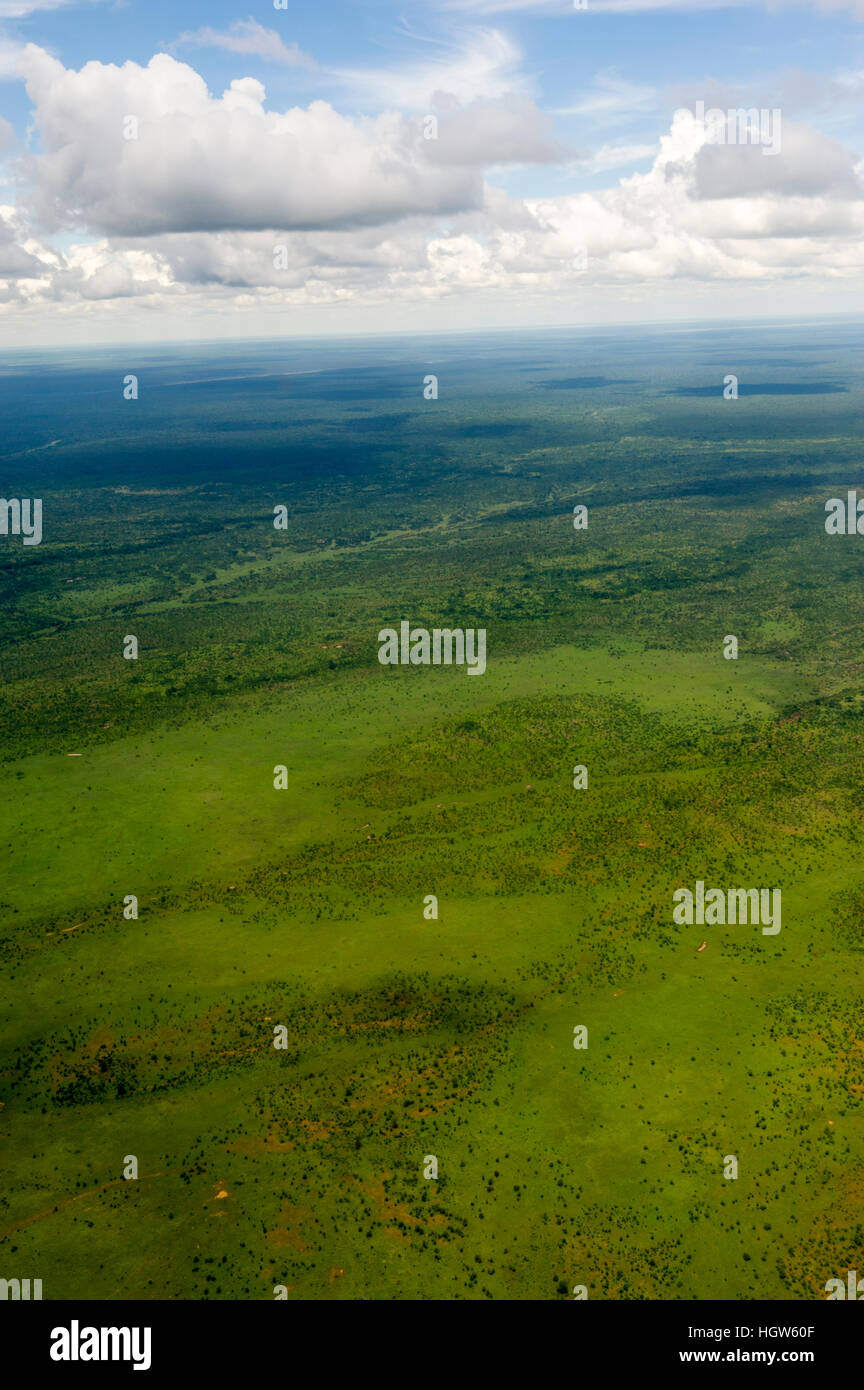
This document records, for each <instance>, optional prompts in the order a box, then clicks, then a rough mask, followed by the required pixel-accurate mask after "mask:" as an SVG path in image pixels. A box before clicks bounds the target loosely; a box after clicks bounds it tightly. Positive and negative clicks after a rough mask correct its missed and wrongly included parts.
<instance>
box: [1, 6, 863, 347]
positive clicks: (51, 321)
mask: <svg viewBox="0 0 864 1390" xmlns="http://www.w3.org/2000/svg"><path fill="white" fill-rule="evenodd" d="M44 3H45V4H46V5H49V4H50V3H51V0H44ZM154 55H161V57H159V58H158V59H157V61H156V62H155V64H154V62H153V61H152V60H153V59H154ZM0 74H2V77H3V81H2V82H0V116H2V117H3V120H4V124H3V125H2V127H0V136H2V144H3V146H4V155H5V163H4V165H3V171H2V172H3V177H4V180H5V185H4V186H5V192H4V193H2V194H0V200H2V202H3V204H4V206H5V211H4V214H3V216H4V218H5V224H4V225H5V230H4V231H2V235H0V286H5V290H3V291H2V292H0V308H2V313H3V316H4V317H5V318H6V320H7V321H8V322H9V323H10V325H14V327H15V329H16V332H17V333H23V334H24V335H25V336H27V337H30V338H32V340H33V341H40V342H41V341H47V340H50V339H51V338H53V337H56V338H57V340H66V338H67V335H69V334H73V335H74V334H75V333H79V334H80V333H81V332H85V331H86V332H87V333H88V334H89V335H91V336H92V337H93V338H96V339H98V338H100V337H102V338H110V336H111V335H114V336H116V335H117V334H120V335H121V336H130V337H135V336H141V335H144V336H148V337H152V336H154V335H157V334H158V333H159V332H160V331H164V335H165V336H181V335H182V334H183V333H187V334H188V333H192V334H193V335H194V334H195V333H200V334H201V335H202V336H214V335H216V334H220V333H224V332H227V331H229V325H233V327H234V328H235V329H236V330H237V331H238V332H240V333H246V332H248V333H258V332H268V331H277V332H278V331H280V326H281V325H282V324H283V323H284V322H285V321H286V319H287V321H289V322H290V324H291V325H292V327H293V326H294V325H296V329H297V331H310V332H315V331H326V332H334V331H340V328H341V329H342V330H344V331H371V330H373V329H375V328H377V327H380V328H382V329H385V330H387V331H389V330H392V329H399V328H401V327H404V326H406V325H416V324H417V323H418V322H422V323H425V324H427V325H428V327H429V328H430V329H431V330H435V331H438V330H440V329H441V328H446V327H458V328H467V327H470V326H472V325H473V324H476V325H477V326H489V325H494V324H502V325H504V324H506V323H507V322H510V321H516V322H518V321H522V320H523V319H525V318H526V316H527V319H528V320H529V321H531V322H536V323H542V322H562V321H565V317H566V314H567V313H568V312H570V313H572V314H574V315H575V316H576V317H578V318H583V317H587V318H590V319H591V321H608V320H627V319H634V318H635V319H658V318H663V317H669V318H673V319H674V318H681V317H698V316H699V315H700V314H705V315H710V314H713V313H717V312H721V311H723V310H724V309H725V310H726V311H728V312H731V313H733V314H735V313H740V314H745V313H748V312H755V313H758V314H765V313H769V314H770V313H772V312H778V313H780V312H802V313H810V312H840V311H847V310H858V309H861V308H864V260H862V256H861V253H860V251H859V250H858V247H859V246H860V245H861V243H862V235H861V234H862V232H864V190H862V185H861V179H862V167H861V158H862V151H864V102H862V96H864V0H824V3H819V0H797V2H796V0H775V2H774V3H762V0H751V3H748V4H725V5H721V4H715V3H713V0H704V3H703V0H686V2H685V0H681V3H677V4H675V3H671V4H670V3H665V2H664V0H588V6H587V8H586V9H585V10H577V9H574V7H573V5H572V3H568V0H550V3H543V0H540V3H532V0H521V3H520V0H451V3H449V4H444V5H441V4H439V5H435V6H430V5H428V4H424V3H417V2H416V0H406V2H405V3H402V4H400V5H393V4H390V3H387V0H363V2H362V3H349V4H346V3H340V0H320V3H317V4H314V5H313V4H310V3H306V2H305V0H288V6H287V8H286V9H276V8H275V7H274V5H273V3H272V2H271V3H268V4H267V5H263V4H260V3H259V4H252V5H249V4H244V5H241V6H240V7H239V8H238V6H236V5H234V4H233V3H230V2H229V0H212V2H211V3H207V4H205V3H202V0H177V3H173V4H169V3H167V0H149V2H148V3H143V2H142V3H138V0H129V3H117V4H112V3H104V0H90V3H85V4H77V3H61V4H60V5H59V6H57V7H56V8H45V9H41V8H39V4H38V0H0ZM232 84H234V86H233V88H232ZM226 93H228V95H227V96H225V94H226ZM699 101H702V102H704V103H705V104H706V105H707V106H721V107H722V108H723V109H724V110H726V109H731V108H736V107H747V108H753V107H755V108H758V109H761V110H769V109H770V110H778V111H779V112H780V113H781V115H782V131H783V142H782V147H778V149H777V150H776V151H775V152H773V153H774V157H772V158H765V157H764V155H765V151H764V150H760V149H756V148H737V149H736V148H734V146H733V143H732V141H731V137H730V141H729V142H728V143H726V144H724V145H723V147H722V148H720V147H718V146H717V144H716V143H712V141H711V140H709V141H708V142H707V144H706V141H705V138H704V131H703V134H702V136H699V135H698V134H697V135H694V133H693V129H692V128H691V125H692V123H691V124H688V121H687V120H686V119H682V117H681V115H680V113H681V112H682V110H684V109H688V110H690V111H691V112H692V111H693V110H694V109H695V107H696V103H697V102H699ZM676 113H678V114H677V115H676ZM127 115H130V116H134V117H135V118H136V120H137V121H139V127H140V128H139V129H138V130H137V131H136V134H135V137H134V140H131V139H128V138H126V137H125V136H123V137H121V135H120V133H119V132H120V122H121V121H122V119H123V118H125V117H126V116H127ZM430 115H434V116H435V117H436V119H437V120H438V121H439V123H440V129H438V130H437V131H436V136H435V139H434V141H432V140H429V139H428V138H425V137H424V136H423V133H422V132H423V121H424V119H426V118H428V117H429V116H430ZM6 123H8V124H6ZM278 247H284V251H283V252H281V253H280V252H279V251H278V250H277V248H278ZM4 248H5V252H4ZM4 255H5V259H4ZM274 261H280V266H279V267H278V268H277V267H275V266H274ZM4 274H5V276H6V278H5V279H3V278H2V277H3V275H4ZM280 277H281V278H280Z"/></svg>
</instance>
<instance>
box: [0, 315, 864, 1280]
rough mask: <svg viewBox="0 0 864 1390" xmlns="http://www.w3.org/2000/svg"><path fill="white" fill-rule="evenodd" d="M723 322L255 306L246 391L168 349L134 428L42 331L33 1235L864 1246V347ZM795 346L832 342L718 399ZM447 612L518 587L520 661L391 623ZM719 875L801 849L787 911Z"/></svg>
mask: <svg viewBox="0 0 864 1390" xmlns="http://www.w3.org/2000/svg"><path fill="white" fill-rule="evenodd" d="M793 333H798V334H799V337H798V338H795V337H794V336H793V337H792V338H791V340H790V334H793ZM684 338H685V339H686V340H683V339H681V338H679V337H678V336H676V335H674V334H673V335H669V337H668V338H664V337H663V336H662V335H659V334H658V335H657V341H654V340H653V339H651V340H642V339H640V338H639V337H638V335H636V336H635V337H627V336H626V335H621V336H611V337H609V338H608V339H607V338H603V337H600V338H598V340H596V341H591V342H590V343H589V344H588V345H587V346H586V345H585V344H576V345H574V343H573V342H572V341H570V340H569V339H564V338H563V337H561V336H560V335H555V334H550V335H548V336H543V335H538V336H537V338H536V340H515V339H510V338H507V337H505V336H503V335H502V336H501V337H500V338H496V339H489V340H482V341H479V342H475V343H471V342H469V343H455V342H450V343H447V342H444V341H439V342H435V343H430V344H429V345H428V348H427V351H426V353H425V355H420V354H419V352H417V350H416V345H413V346H412V352H414V353H415V354H416V362H415V361H414V358H413V357H412V359H411V360H410V361H406V360H405V353H404V345H403V346H402V347H401V348H400V349H399V351H397V350H396V348H393V349H387V348H380V349H376V350H375V351H374V352H373V351H372V350H371V349H369V348H368V347H361V346H359V345H355V346H354V347H350V346H346V347H344V348H340V349H339V351H338V352H337V351H336V349H333V348H330V349H325V348H324V347H321V346H320V345H319V346H318V347H316V348H313V347H309V346H307V347H306V348H304V350H303V353H301V352H300V349H299V348H298V349H296V351H295V352H294V353H293V355H292V353H291V352H289V351H288V350H286V349H281V348H280V349H279V356H278V364H277V366H275V367H274V364H273V359H274V354H275V352H276V350H275V349H274V348H272V347H270V348H268V347H266V346H262V347H261V348H260V351H259V350H258V349H256V350H255V352H253V351H252V350H251V349H250V350H247V349H240V348H238V349H236V353H237V359H236V361H242V362H243V363H244V364H245V365H246V366H247V367H248V368H249V371H250V374H251V376H252V386H251V387H250V386H249V383H248V382H246V383H237V384H236V385H235V386H234V387H233V388H231V389H230V390H229V388H228V386H227V376H228V375H229V374H230V373H231V372H236V371H237V370H238V367H237V364H236V361H232V359H231V358H230V356H229V355H228V354H227V353H226V356H225V359H224V363H223V360H222V359H221V358H218V359H217V358H215V357H214V358H213V359H212V360H210V361H206V360H204V358H203V356H202V360H201V361H197V360H196V359H195V358H194V356H193V357H192V358H191V360H190V361H188V362H186V361H179V360H174V359H171V358H170V355H169V356H167V357H166V358H165V359H164V360H163V359H162V358H159V359H158V360H157V359H154V361H153V362H152V363H148V362H145V363H144V364H143V365H142V367H141V368H140V370H141V375H142V381H143V382H146V381H148V380H151V379H152V383H153V384H152V388H151V389H150V391H149V398H148V393H146V392H145V391H143V390H142V399H141V401H140V402H139V403H138V404H140V405H142V406H143V407H144V409H143V410H142V412H141V413H140V414H139V415H138V416H136V417H135V421H134V425H128V424H127V420H128V416H124V415H123V412H122V410H121V408H120V406H119V405H117V404H116V402H113V398H112V396H111V391H112V389H113V378H112V377H111V372H112V370H113V368H112V366H111V365H110V364H106V363H104V362H102V361H94V362H93V363H92V364H91V365H89V366H88V367H87V368H86V370H85V369H80V371H79V373H78V375H77V376H76V372H75V371H73V370H72V369H68V368H65V367H64V368H62V369H61V368H60V367H58V366H54V367H52V369H51V372H49V373H48V379H49V381H50V384H51V391H50V392H49V395H50V396H51V400H50V401H49V402H48V403H47V404H46V403H44V401H43V398H42V396H38V400H39V401H40V402H41V404H39V406H38V408H37V407H35V406H34V402H33V399H31V398H30V397H28V394H27V392H28V391H31V392H35V390H36V388H35V386H33V385H32V383H33V381H34V379H35V378H36V376H37V375H38V373H37V367H36V366H35V365H34V364H32V363H27V364H24V365H21V364H18V365H17V366H15V368H14V370H13V369H12V368H10V369H9V370H8V373H7V376H6V378H5V380H4V379H3V378H0V384H2V387H3V390H4V391H8V393H9V406H8V411H9V418H10V425H9V431H8V446H7V455H6V458H5V460H4V468H5V470H6V473H5V478H6V481H5V482H4V488H5V490H6V492H7V494H8V495H16V493H15V486H16V485H17V487H18V489H19V493H20V495H33V494H34V493H35V494H36V495H43V496H44V498H45V518H46V521H45V539H44V541H43V544H42V545H41V546H40V547H34V548H31V549H29V550H24V549H22V548H20V547H18V546H17V542H16V548H13V547H12V546H11V545H10V544H9V540H5V539H4V542H3V544H4V549H3V551H2V557H0V558H2V562H3V563H2V567H0V595H2V599H3V604H2V624H3V633H4V642H3V650H2V657H0V671H2V676H3V686H2V697H0V717H2V720H3V730H4V737H3V741H2V749H0V755H2V758H3V775H4V779H5V782H6V789H7V792H8V796H7V797H6V798H5V801H4V804H3V807H2V810H0V821H2V825H0V829H2V843H3V845H4V847H5V871H4V875H3V881H2V884H0V913H2V922H3V927H2V937H0V952H2V963H3V982H4V984H3V991H4V1018H5V1022H4V1025H3V1030H2V1046H0V1100H2V1102H3V1105H2V1109H0V1166H2V1172H3V1177H4V1180H3V1183H2V1185H0V1250H2V1252H3V1264H4V1269H6V1270H7V1274H8V1276H11V1275H12V1274H14V1273H19V1274H20V1275H21V1276H22V1277H24V1276H27V1275H30V1276H31V1277H41V1278H42V1280H43V1284H44V1296H45V1297H46V1298H64V1297H72V1296H74V1297H86V1298H113V1299H124V1298H130V1299H131V1298H166V1297H170V1298H189V1299H205V1298H207V1299H214V1298H215V1299H271V1298H273V1294H274V1287H275V1286H277V1285H282V1286H285V1287H286V1288H287V1291H288V1297H289V1298H291V1299H346V1298H347V1299H357V1298H360V1299H367V1298H375V1299H464V1298H493V1299H547V1298H571V1297H572V1296H573V1288H574V1286H575V1285H585V1286H586V1287H587V1289H588V1292H589V1297H590V1298H601V1299H650V1298H658V1299H692V1298H696V1299H700V1298H727V1299H745V1300H746V1299H761V1298H781V1299H789V1300H806V1299H814V1298H822V1297H824V1296H825V1295H824V1286H825V1283H826V1281H827V1280H828V1279H830V1278H834V1277H836V1276H838V1275H840V1276H841V1277H842V1276H844V1275H845V1271H846V1270H847V1268H858V1269H861V1268H862V1264H861V1261H862V1260H864V1250H862V1237H864V1164H862V1157H861V1155H862V1151H864V1105H862V1098H864V1039H862V1035H861V1023H860V1019H861V985H862V976H861V961H862V949H864V793H862V791H861V786H862V776H861V774H862V768H864V758H862V754H864V735H862V728H861V723H862V720H861V712H862V708H864V684H862V660H861V640H860V632H861V630H862V621H864V597H862V595H864V589H862V580H864V555H862V550H861V548H859V547H860V546H861V545H864V541H862V540H861V538H858V537H829V536H827V535H826V534H825V531H824V502H825V500H826V499H827V498H828V497H830V496H835V495H845V491H846V489H847V488H849V487H854V486H855V485H856V482H857V481H858V479H859V478H860V476H861V469H860V463H861V449H860V418H861V406H862V403H864V383H862V377H861V370H860V358H859V356H858V352H859V349H858V346H857V339H856V337H855V336H854V335H853V334H851V333H847V332H841V331H840V330H839V329H837V328H834V329H831V330H830V331H829V330H828V329H824V330H820V329H815V328H811V327H808V328H806V329H803V328H802V329H798V330H792V329H789V328H787V329H785V330H783V332H782V333H781V332H780V331H779V330H773V331H769V330H768V329H763V330H758V331H757V330H751V331H748V332H746V333H731V332H730V333H729V334H728V335H724V334H718V335H715V336H714V337H713V338H710V339H708V340H706V339H705V338H704V336H702V335H699V334H693V335H690V336H687V335H684ZM789 341H791V342H793V343H794V344H795V345H796V347H797V350H798V352H799V359H798V360H795V361H791V362H790V361H787V360H786V359H783V365H781V366H778V367H776V368H774V369H771V368H768V367H766V366H765V361H766V360H768V359H770V358H771V356H772V354H775V355H776V354H779V353H780V352H781V351H783V350H785V349H784V348H783V347H782V345H783V344H784V343H788V342H789ZM388 352H390V356H388ZM316 353H317V354H319V356H318V357H316V355H315V354H316ZM241 354H243V356H241ZM334 354H335V358H334ZM811 359H816V361H815V362H814V361H811ZM749 360H752V361H753V364H754V365H753V370H752V372H751V379H752V380H755V381H756V382H758V383H768V384H770V383H772V382H774V383H775V384H777V383H779V384H780V386H781V387H783V389H782V390H781V391H780V392H779V393H772V392H763V393H762V394H757V395H754V396H752V397H748V396H746V395H743V396H742V398H741V399H740V400H739V401H737V402H734V403H732V402H724V401H723V400H722V399H720V398H719V394H720V393H719V390H718V398H717V399H714V398H710V397H709V398H699V397H697V396H679V395H678V394H677V392H678V391H679V390H681V389H685V388H686V389H690V390H693V391H696V390H698V389H701V387H702V385H703V384H704V383H705V382H706V381H707V382H709V383H712V382H714V381H715V380H716V381H717V382H720V381H722V377H723V375H724V374H725V371H726V370H736V367H737V368H738V369H739V370H741V372H742V379H746V374H747V373H746V363H747V361H749ZM334 361H335V362H336V365H334ZM304 362H305V363H306V364H307V365H306V366H305V367H303V371H304V377H303V378H301V377H299V376H297V377H295V376H294V375H293V372H294V371H295V370H296V371H299V370H301V365H302V364H303V363H304ZM742 362H743V363H744V364H745V366H744V367H743V368H742V367H741V363H742ZM760 363H761V365H760ZM730 364H731V365H730ZM134 366H135V364H134V363H133V365H132V367H131V368H127V367H126V366H125V364H124V368H123V369H124V371H125V370H131V369H134ZM265 369H267V370H265ZM282 369H284V371H285V372H286V373H292V374H291V375H288V376H284V377H283V376H279V375H278V374H277V373H278V372H279V371H281V370H282ZM41 370H42V371H43V375H44V372H45V371H46V370H47V369H45V368H44V367H43V368H41ZM256 371H257V372H259V373H260V375H259V376H257V377H256V376H255V372H256ZM307 371H308V377H307V376H305V373H306V372H307ZM426 371H437V372H438V373H439V374H440V379H441V382H442V394H441V399H440V400H439V401H438V402H435V403H426V402H424V401H423V398H422V389H421V383H422V378H423V375H424V374H425V372H426ZM148 372H149V373H150V374H151V375H150V377H148ZM223 373H224V376H225V378H226V380H223V379H222V377H223ZM114 375H115V376H116V371H115V372H114ZM121 375H122V373H121ZM199 379H203V380H205V381H210V382H212V381H214V380H215V381H216V382H217V384H220V383H221V390H220V392H213V391H210V388H209V387H201V386H195V387H192V386H188V385H187V386H184V385H183V383H184V382H187V381H188V382H197V381H198V380H199ZM585 380H587V381H589V382H591V383H593V384H591V385H589V386H584V385H572V384H570V385H561V383H562V382H564V383H568V382H569V383H572V382H574V381H576V382H580V383H581V382H583V381H585ZM814 380H815V381H816V382H817V383H818V382H819V381H821V382H823V384H824V383H828V384H831V383H842V390H841V389H839V388H838V389H836V390H835V389H834V388H833V386H832V389H831V390H830V391H828V392H826V393H822V394H819V393H817V392H814V393H813V394H809V395H808V392H807V386H808V383H810V382H812V381H814ZM448 382H450V383H452V389H444V387H445V386H446V384H447V383H448ZM606 382H608V384H598V383H606ZM298 383H300V384H299V385H298ZM556 383H558V384H556ZM253 388H254V389H253ZM196 392H198V393H199V395H200V394H201V393H202V392H203V393H204V394H206V400H203V401H201V400H199V397H198V396H197V395H196ZM52 393H53V394H52ZM114 395H115V396H119V392H116V391H115V392H114ZM19 397H20V401H21V404H20V407H16V405H15V401H16V400H17V399H18V398H19ZM55 397H56V401H55ZM52 402H54V403H53V404H52ZM61 407H62V414H61ZM16 408H20V413H21V420H20V422H18V417H17V416H16V414H15V410H16ZM25 408H29V410H30V414H31V417H32V419H33V420H35V424H31V425H30V426H29V429H30V433H29V434H28V432H27V427H25V423H24V418H25V413H26V411H25ZM40 412H44V420H43V418H42V414H40ZM433 412H437V413H433ZM253 436H254V444H253V443H252V442H250V441H252V440H253ZM55 438H57V439H59V440H60V443H59V444H57V445H52V447H51V448H50V450H48V449H45V448H44V447H43V446H44V444H47V443H49V442H50V441H52V440H54V439H55ZM286 440H287V441H289V443H290V447H288V446H287V445H286ZM33 451H36V452H37V453H38V454H39V455H40V457H42V458H44V459H45V460H47V461H46V462H44V463H42V464H41V465H40V466H41V467H42V468H43V469H44V472H43V473H42V474H41V475H39V476H38V487H37V483H36V482H34V481H33V472H32V470H33V467H34V465H33V463H32V459H33ZM28 460H29V462H28ZM28 469H29V470H30V471H29V472H28ZM40 490H41V491H40ZM577 502H580V503H585V504H587V505H588V507H589V517H590V520H589V527H588V530H587V531H585V532H576V531H574V530H573V528H572V521H571V517H572V510H573V506H574V505H575V504H576V503H577ZM277 503H284V504H286V505H287V506H288V507H289V513H290V525H289V529H288V530H287V531H284V532H282V531H276V530H274V528H273V526H272V512H273V506H274V505H275V504H277ZM402 618H408V619H410V620H411V621H412V622H413V623H414V624H416V625H419V626H427V627H432V626H460V627H471V626H483V627H485V628H486V629H487V632H488V648H489V657H488V669H487V671H486V673H485V674H484V675H483V676H482V677H479V678H468V677H467V676H466V674H465V672H464V670H458V669H455V670H447V669H432V668H429V669H424V668H419V669H401V668H384V667H381V666H380V665H379V664H378V662H377V660H376V655H377V643H376V636H377V632H378V630H379V629H380V628H381V627H383V626H389V625H392V624H398V622H399V621H400V619H402ZM127 633H134V634H136V635H137V637H138V640H139V644H140V656H139V659H138V661H137V662H127V661H124V660H123V659H122V656H121V651H122V643H123V637H124V635H125V634H127ZM727 633H734V634H736V635H737V637H738V639H739V643H740V656H739V659H738V661H734V662H733V661H726V660H724V659H723V654H722V653H723V639H724V636H725V635H726V634H727ZM70 755H77V756H70ZM279 764H284V765H285V766H286V767H287V769H288V782H289V785H288V788H287V790H278V791H277V790H276V789H275V788H274V785H273V770H274V767H275V766H276V765H279ZM576 764H584V765H585V766H587V767H588V774H589V781H588V788H587V790H584V791H576V790H574V788H573V785H572V781H573V768H574V766H575V765H576ZM697 878H700V879H703V880H705V881H706V882H707V883H709V884H718V885H721V886H724V887H726V886H741V887H763V886H764V887H771V888H775V887H779V888H781V889H782V894H783V925H782V930H781V932H780V933H779V935H777V936H764V935H763V934H762V933H761V930H760V928H759V927H758V926H756V925H737V926H726V927H698V926H692V927H688V926H678V925H675V924H674V923H673V920H672V893H673V892H674V890H675V889H676V888H678V887H680V886H682V885H685V884H689V885H691V886H692V884H693V883H694V881H695V880H696V879H697ZM127 894H135V895H136V896H137V897H138V899H139V905H140V916H139V918H138V919H137V920H126V919H125V918H124V916H123V900H124V897H125V896H126V895H127ZM429 894H435V895H436V896H437V899H438V904H439V915H438V918H437V920H430V919H428V918H427V917H425V916H424V899H425V898H426V896H427V895H429ZM703 941H707V945H706V946H705V947H704V949H702V950H701V951H700V950H699V949H698V948H699V947H700V945H701V943H702V942H703ZM277 1025H281V1026H283V1027H284V1028H285V1029H286V1030H287V1046H286V1047H285V1048H283V1049H278V1050H277V1049H275V1048H274V1046H273V1037H274V1028H275V1027H276V1026H277ZM577 1025H584V1026H586V1027H587V1028H588V1038H589V1044H588V1047H587V1049H584V1050H577V1049H574V1047H573V1032H574V1028H575V1027H576V1026H577ZM132 1154H134V1155H136V1156H137V1158H138V1162H139V1177H138V1179H137V1181H126V1180H124V1178H123V1168H124V1162H125V1160H126V1156H127V1155H132ZM427 1155H435V1156H436V1157H437V1159H438V1164H439V1176H438V1178H437V1180H427V1179H425V1178H424V1163H425V1160H426V1156H427ZM727 1155H735V1156H736V1157H737V1159H738V1163H739V1176H738V1178H737V1179H736V1180H731V1181H730V1180H725V1179H724V1177H723V1169H724V1160H725V1157H726V1156H727Z"/></svg>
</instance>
